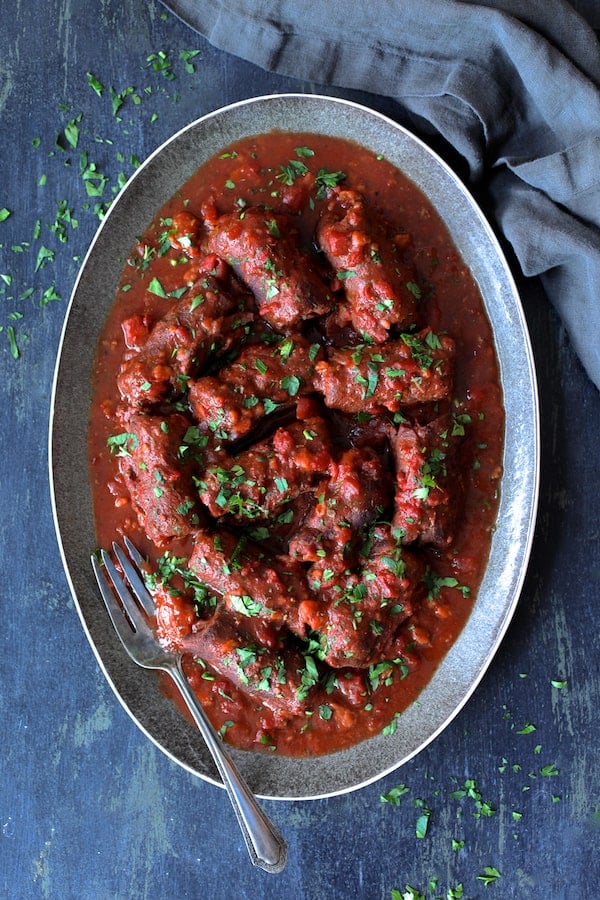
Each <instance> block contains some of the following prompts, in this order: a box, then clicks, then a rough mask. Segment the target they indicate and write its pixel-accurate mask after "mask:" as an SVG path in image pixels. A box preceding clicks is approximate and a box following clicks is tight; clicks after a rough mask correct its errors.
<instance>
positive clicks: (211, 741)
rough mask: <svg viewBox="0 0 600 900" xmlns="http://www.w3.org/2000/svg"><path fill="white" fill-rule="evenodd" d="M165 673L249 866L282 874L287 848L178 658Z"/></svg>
mask: <svg viewBox="0 0 600 900" xmlns="http://www.w3.org/2000/svg"><path fill="white" fill-rule="evenodd" d="M169 673H170V674H171V676H172V678H173V680H174V681H175V683H176V685H177V687H178V688H179V690H180V691H181V695H182V696H183V699H184V700H185V702H186V704H187V707H188V709H189V711H190V713H191V714H192V716H193V718H194V721H195V723H196V725H197V726H198V729H199V730H200V733H201V734H202V737H203V738H204V740H205V742H206V746H207V747H208V749H209V750H210V752H211V754H212V757H213V759H214V761H215V765H216V767H217V769H218V770H219V774H220V775H221V778H222V779H223V784H224V786H225V789H226V790H227V793H228V795H229V799H230V800H231V804H232V806H233V809H234V811H235V814H236V817H237V820H238V823H239V826H240V828H241V831H242V835H243V837H244V841H245V843H246V847H247V848H248V853H249V854H250V859H251V860H252V863H253V865H255V866H259V867H260V868H261V869H264V870H265V871H266V872H271V873H273V874H276V873H278V872H282V871H283V870H284V868H285V865H286V862H287V844H286V842H285V840H284V838H283V837H282V836H281V834H280V833H279V831H278V830H277V828H276V827H275V825H274V824H273V822H271V820H270V819H269V817H268V816H267V815H266V814H265V813H264V812H263V810H262V809H261V807H260V806H259V804H258V802H257V800H256V797H255V796H254V794H253V793H252V791H251V790H250V788H249V787H248V785H247V784H246V782H245V780H244V779H243V778H242V776H241V774H240V772H239V771H238V769H237V768H236V766H235V765H234V763H233V762H232V760H231V759H230V757H229V754H228V753H227V751H226V749H225V747H224V746H223V742H222V741H221V739H220V738H219V736H218V735H217V732H216V731H215V729H214V728H213V726H212V724H211V722H210V721H209V719H208V716H207V715H206V712H205V710H204V709H203V707H202V705H201V703H200V701H199V700H198V699H197V697H196V695H195V694H194V692H193V691H192V689H191V687H190V684H189V682H188V680H187V678H186V676H185V674H184V671H183V666H182V662H181V657H178V658H177V662H176V664H175V665H174V666H173V667H172V668H169Z"/></svg>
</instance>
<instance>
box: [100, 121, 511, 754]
mask: <svg viewBox="0 0 600 900" xmlns="http://www.w3.org/2000/svg"><path fill="white" fill-rule="evenodd" d="M128 251H129V248H124V253H127V252H128ZM503 426H504V413H503V407H502V395H501V389H500V384H499V376H498V367H497V362H496V356H495V351H494V344H493V336H492V334H491V329H490V326H489V322H488V320H487V317H486V314H485V309H484V305H483V302H482V299H481V296H480V294H479V292H478V289H477V286H476V284H475V283H474V280H473V278H472V276H471V274H470V272H469V271H468V269H467V268H466V266H465V265H464V263H463V261H462V260H461V258H460V256H459V255H458V253H457V251H456V249H455V247H454V245H453V243H452V241H451V240H450V238H449V236H448V233H447V231H446V228H445V226H444V224H443V222H442V221H441V220H440V218H439V216H438V214H437V213H436V211H435V210H434V209H433V207H432V206H431V204H430V203H429V201H428V200H427V199H426V198H425V197H424V196H423V194H422V193H421V192H420V191H419V190H418V189H417V188H416V187H415V185H414V184H412V183H411V182H410V181H409V180H408V179H406V178H405V177H404V176H403V175H402V173H401V172H399V171H398V170H397V169H396V168H394V167H393V166H392V165H391V164H389V163H388V162H386V160H385V159H383V158H382V157H381V156H379V155H378V154H376V153H375V152H373V151H371V150H367V149H364V148H362V147H359V146H357V145H355V144H353V143H351V142H349V141H344V140H341V139H338V138H329V137H326V136H323V135H315V134H288V133H279V132H274V133H271V134H265V135H257V136H254V137H250V138H246V139H244V140H242V141H240V142H238V143H236V144H235V145H232V146H229V147H226V148H224V149H223V152H222V153H220V154H219V155H218V156H216V157H214V158H213V159H211V160H209V161H208V162H207V163H205V164H204V165H203V166H202V167H201V168H200V169H199V170H198V171H197V172H196V173H195V174H194V175H193V176H192V178H191V179H190V180H189V181H188V182H187V183H186V184H185V185H184V186H183V187H182V188H181V190H180V191H178V193H177V195H176V196H174V197H173V198H171V200H169V202H168V203H166V204H165V205H164V207H163V208H161V209H160V210H158V212H157V214H156V217H155V219H154V220H153V222H151V223H150V225H149V226H148V228H147V229H146V231H145V232H144V234H143V235H142V236H141V237H140V239H139V241H138V243H137V244H136V246H135V247H134V248H133V249H132V250H131V251H130V252H129V257H128V258H127V264H126V265H125V267H124V269H123V274H122V278H121V283H120V285H119V290H118V293H117V297H116V298H115V302H114V304H113V307H112V309H111V312H110V314H109V317H108V319H107V322H106V325H105V328H104V331H103V333H102V336H101V340H100V344H99V348H98V358H97V365H96V369H95V376H94V401H93V406H92V416H91V426H90V460H91V473H92V486H93V495H94V509H95V518H96V531H97V538H98V543H99V545H102V546H109V545H110V543H111V542H112V541H113V540H115V539H116V540H119V539H120V537H122V536H123V535H128V536H129V537H130V538H131V539H132V540H133V542H134V543H135V544H137V545H138V546H139V548H140V549H141V550H142V551H143V553H144V554H145V555H146V556H147V558H148V572H149V574H148V585H149V588H150V590H151V592H152V593H153V596H154V598H155V602H156V607H157V616H156V629H157V633H158V635H159V637H160V639H161V641H162V642H163V643H164V644H165V646H168V647H171V648H174V649H177V650H179V651H181V652H182V653H183V654H184V667H185V671H186V674H187V676H188V679H189V681H190V683H191V685H192V687H193V689H194V691H195V692H196V693H197V694H198V697H199V698H200V700H201V702H202V703H203V704H204V706H205V708H206V710H207V712H208V715H209V717H210V718H211V720H212V722H213V724H214V725H215V727H216V728H217V730H219V731H220V733H221V734H222V735H223V736H224V738H225V740H227V741H229V742H231V743H232V744H234V745H236V746H238V747H240V748H243V749H251V750H258V751H261V750H262V751H268V752H271V753H273V752H276V753H280V754H284V755H302V756H315V755H320V754H324V753H328V752H332V751H334V750H338V749H342V748H345V747H348V746H351V745H353V744H355V743H357V742H359V741H362V740H365V739H367V738H369V737H370V736H372V735H375V734H379V733H381V732H382V731H386V732H391V731H393V729H394V728H395V723H396V721H397V717H398V715H399V714H400V713H401V712H402V710H404V709H405V708H406V707H407V705H408V704H410V703H411V702H412V701H413V700H414V699H415V698H416V697H417V696H418V694H419V693H420V691H421V690H422V688H423V687H424V685H426V684H427V682H428V681H429V680H430V678H431V677H432V674H433V672H434V671H435V669H436V667H437V666H438V665H439V663H440V660H441V659H442V658H443V656H444V654H445V653H446V652H447V650H448V648H449V647H450V646H451V645H452V643H453V641H454V640H455V639H456V637H457V635H458V634H459V632H460V630H461V628H462V627H463V625H464V623H465V621H466V619H467V617H468V615H469V612H470V610H471V608H472V605H473V602H474V600H475V597H476V594H477V590H478V587H479V584H480V581H481V578H482V575H483V572H484V570H485V566H486V561H487V556H488V552H489V547H490V541H491V534H492V531H493V528H494V521H495V516H496V511H497V501H498V491H499V485H500V478H501V474H502V472H501V460H502V449H503ZM174 700H175V698H174Z"/></svg>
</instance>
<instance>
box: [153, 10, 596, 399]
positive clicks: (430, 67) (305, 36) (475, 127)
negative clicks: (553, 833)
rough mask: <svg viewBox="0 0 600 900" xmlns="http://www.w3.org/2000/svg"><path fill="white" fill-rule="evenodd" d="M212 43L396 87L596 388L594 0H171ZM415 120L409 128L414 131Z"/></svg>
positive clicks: (256, 58) (347, 83)
mask: <svg viewBox="0 0 600 900" xmlns="http://www.w3.org/2000/svg"><path fill="white" fill-rule="evenodd" d="M574 2H576V0H574ZM165 5H166V6H168V7H169V8H170V9H171V10H172V11H173V12H175V13H176V14H177V15H179V16H180V17H181V18H182V19H183V20H184V21H186V22H188V24H190V25H192V26H193V27H194V28H195V29H196V30H197V31H199V32H200V33H201V34H203V35H204V36H205V37H206V38H207V39H208V41H209V42H210V43H212V44H213V45H214V46H216V47H218V48H220V49H222V50H224V51H227V52H229V53H232V54H234V55H236V56H240V57H242V58H243V59H246V60H249V61H251V62H253V63H256V64H257V65H259V66H261V67H262V68H264V69H267V70H269V71H273V72H277V73H278V74H281V75H287V76H293V77H297V78H301V79H302V80H304V81H312V82H315V83H317V84H321V85H331V86H333V85H335V86H338V87H343V88H351V89H354V90H360V91H366V92H369V93H373V94H379V95H383V96H386V97H390V98H393V99H394V100H396V101H397V102H398V103H399V104H400V105H401V106H402V107H403V108H405V109H406V110H408V111H409V113H410V114H411V115H412V117H413V121H414V122H416V123H417V129H418V130H420V131H421V134H422V136H423V137H424V138H425V139H426V140H427V135H428V134H434V135H436V136H437V137H441V138H442V139H443V140H444V141H446V142H447V143H448V144H449V145H450V146H451V147H452V148H453V149H454V151H456V152H457V153H458V154H460V156H461V157H462V158H463V159H464V161H465V162H466V164H467V168H468V174H467V181H468V182H469V183H470V184H471V187H472V188H473V189H475V190H476V191H477V192H478V193H480V194H481V193H482V191H483V192H485V193H486V194H487V195H488V196H489V198H491V207H490V212H491V215H492V218H493V220H495V223H496V225H497V227H498V229H499V230H500V232H501V233H502V234H503V235H504V237H505V238H506V239H507V240H508V241H509V242H510V244H511V245H512V248H513V250H514V253H515V255H516V258H517V260H518V263H519V265H520V267H521V270H522V272H523V274H524V275H526V276H538V275H539V276H540V277H541V280H542V283H543V285H544V289H545V292H546V294H547V296H548V297H549V298H550V300H551V301H552V303H553V304H554V306H555V307H556V309H557V310H558V312H559V314H560V316H561V317H562V319H563V322H564V323H565V326H566V328H567V330H568V332H569V334H570V337H571V340H572V343H573V345H574V347H575V350H576V352H577V353H578V354H579V357H580V359H581V361H582V362H583V364H584V366H585V368H586V370H587V372H588V374H589V375H590V377H591V378H592V380H593V381H594V382H595V384H596V385H597V386H598V387H600V44H599V42H598V40H597V37H596V35H595V33H594V31H593V30H592V26H595V27H598V26H600V9H599V7H600V4H599V3H598V2H597V0H580V2H579V3H578V4H577V6H578V8H579V9H580V10H582V11H583V12H584V14H586V15H587V16H588V21H587V22H586V20H585V19H584V18H583V16H582V15H581V14H579V13H577V12H576V11H575V9H574V6H573V5H572V4H570V3H568V2H566V0H527V3H523V0H487V2H481V3H475V2H473V0H463V2H459V0H368V2H367V0H328V2H319V0H316V2H315V0H223V2H221V0H172V2H166V4H165ZM417 129H414V130H417Z"/></svg>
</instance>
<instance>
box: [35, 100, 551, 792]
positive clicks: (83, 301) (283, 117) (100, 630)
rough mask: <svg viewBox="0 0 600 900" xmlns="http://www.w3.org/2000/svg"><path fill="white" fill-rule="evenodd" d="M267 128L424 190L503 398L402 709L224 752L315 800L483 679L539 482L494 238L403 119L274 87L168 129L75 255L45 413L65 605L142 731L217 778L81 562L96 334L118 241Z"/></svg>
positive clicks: (269, 787) (378, 759)
mask: <svg viewBox="0 0 600 900" xmlns="http://www.w3.org/2000/svg"><path fill="white" fill-rule="evenodd" d="M272 129H280V130H284V131H293V132H312V133H322V134H327V135H333V136H338V137H342V138H346V139H350V140H354V141H356V142H357V143H360V144H362V145H364V146H366V147H369V148H371V149H373V150H375V151H376V152H377V153H383V154H384V155H385V156H386V157H387V159H388V160H389V161H390V162H392V163H393V164H395V165H396V166H397V168H399V169H400V170H401V171H402V172H403V173H404V174H405V175H406V176H408V178H410V179H411V180H412V181H413V182H414V183H415V184H416V185H417V186H418V187H419V188H420V189H421V190H422V191H423V193H424V194H425V195H426V196H427V197H428V198H429V200H430V201H431V202H432V203H433V205H434V207H435V208H436V209H437V211H438V213H439V214H440V216H441V218H442V219H443V220H444V222H445V223H446V226H447V228H448V230H449V232H450V235H451V237H452V239H453V241H454V243H455V245H456V247H457V249H458V250H459V252H460V254H461V255H462V257H463V259H464V261H465V263H466V264H467V265H468V266H469V268H470V269H471V272H472V273H473V275H474V277H475V279H476V281H477V283H478V285H479V289H480V291H481V293H482V296H483V300H484V303H485V307H486V310H487V314H488V317H489V319H490V322H491V325H492V329H493V334H494V340H495V345H496V352H497V355H498V359H499V364H500V374H501V381H502V388H503V392H504V406H505V412H506V433H505V446H504V459H503V466H504V474H503V478H502V485H501V500H500V506H499V511H498V518H497V528H496V531H495V533H494V536H493V540H492V545H491V551H490V556H489V562H488V565H487V569H486V573H485V576H484V579H483V582H482V585H481V588H480V590H479V594H478V596H477V599H476V602H475V605H474V607H473V611H472V613H471V616H470V618H469V620H468V621H467V623H466V625H465V627H464V629H463V631H462V633H461V634H460V636H459V637H458V639H457V641H456V643H455V644H454V645H453V647H452V648H451V649H450V651H449V653H448V654H447V656H446V657H445V659H444V660H443V662H442V664H441V665H440V667H439V668H438V670H437V672H436V674H435V675H434V677H433V679H432V681H431V682H430V683H429V684H428V686H427V687H426V688H425V689H424V690H423V692H422V693H421V695H420V696H419V698H418V700H417V701H416V702H415V703H413V704H412V706H410V707H409V708H408V709H407V710H406V711H405V712H404V713H403V715H402V716H401V717H400V719H399V722H398V727H397V729H396V732H395V734H393V735H391V736H384V735H380V736H378V737H375V738H372V739H371V740H369V741H366V742H364V743H361V744H359V745H357V746H356V747H354V748H352V749H350V750H346V751H342V752H338V753H334V754H331V755H328V756H323V757H320V758H316V759H290V758H286V757H277V756H272V755H266V754H260V753H249V752H242V751H233V756H234V757H235V760H236V762H237V764H238V765H239V767H240V769H241V771H242V773H243V774H244V775H245V777H246V778H247V780H248V782H249V783H250V785H251V787H252V788H253V790H254V791H255V793H257V794H258V795H259V796H261V797H265V798H275V799H316V798H321V797H326V796H331V795H335V794H342V793H345V792H347V791H351V790H354V789H356V788H359V787H362V786H364V785H366V784H369V783H371V782H373V781H375V780H376V779H378V778H380V777H382V776H383V775H385V774H387V773H389V772H391V771H393V770H394V769H396V768H397V767H398V766H400V765H402V764H403V763H404V762H406V761H407V760H408V759H410V758H411V757H413V756H414V755H415V754H416V753H418V752H419V751H420V750H421V749H422V748H423V747H425V746H426V745H427V744H429V743H430V742H431V741H432V740H434V739H435V737H436V736H437V735H438V734H439V733H440V732H441V731H442V730H443V729H444V727H445V726H446V725H448V723H449V722H450V721H451V720H452V719H453V718H454V716H456V714H457V713H458V711H459V710H460V709H461V708H462V707H463V706H464V704H465V703H466V702H467V700H468V699H469V697H470V696H471V694H472V693H473V691H474V690H475V688H476V686H477V684H478V683H479V681H480V680H481V678H482V677H483V675H484V673H485V671H486V669H487V668H488V666H489V664H490V662H491V660H492V658H493V656H494V653H495V651H496V650H497V648H498V646H499V644H500V641H501V640H502V637H503V636H504V633H505V631H506V629H507V627H508V624H509V622H510V620H511V617H512V615H513V612H514V609H515V606H516V604H517V601H518V597H519V593H520V590H521V587H522V583H523V579H524V575H525V570H526V566H527V562H528V557H529V552H530V545H531V541H532V536H533V528H534V522H535V513H536V506H537V494H538V478H539V473H538V469H539V425H538V403H537V392H536V383H535V374H534V367H533V360H532V353H531V347H530V343H529V338H528V334H527V329H526V324H525V319H524V316H523V311H522V308H521V303H520V300H519V297H518V294H517V291H516V289H515V285H514V283H513V280H512V277H511V274H510V271H509V268H508V266H507V263H506V261H505V259H504V257H503V255H502V252H501V250H500V247H499V245H498V242H497V241H496V238H495V237H494V234H493V232H492V230H491V228H490V227H489V225H488V223H487V221H486V220H485V218H484V217H483V215H482V213H481V212H480V210H479V208H478V207H477V205H476V204H475V203H474V201H473V199H472V198H471V196H470V195H469V193H468V192H467V191H466V189H465V188H464V187H463V185H462V184H461V183H460V181H459V180H458V179H457V178H456V176H455V175H454V174H453V172H452V171H451V170H450V169H449V168H448V167H447V166H446V165H445V163H444V162H442V161H441V160H440V159H439V157H437V156H436V155H435V154H434V153H433V152H432V151H431V150H430V149H429V148H428V147H427V146H426V145H425V144H423V143H422V142H421V141H420V140H419V139H417V138H416V137H414V136H413V135H412V134H410V133H409V132H408V131H407V130H405V129H404V128H402V127H400V126H399V125H397V124H395V123H394V122H392V121H391V120H390V119H387V118H386V117H384V116H382V115H380V114H378V113H376V112H373V111H372V110H369V109H367V108H365V107H363V106H359V105H357V104H355V103H352V102H348V101H344V100H338V99H333V98H329V97H321V96H311V95H296V94H283V95H276V96H268V97H259V98H256V99H253V100H248V101H244V102H241V103H236V104H233V105H232V106H228V107H226V108H224V109H221V110H218V111H216V112H214V113H211V114H209V115H207V116H204V117H203V118H201V119H199V120H198V121H196V122H193V123H192V124H190V125H189V126H187V127H186V128H184V129H183V130H182V131H180V132H178V133H177V134H176V135H174V136H173V137H172V138H171V139H170V140H169V141H167V142H166V143H165V144H164V145H163V146H162V147H160V148H159V149H158V150H156V151H155V152H154V153H153V154H152V155H151V156H150V157H149V158H148V159H147V160H146V162H145V163H144V164H143V165H142V166H141V167H140V168H139V169H138V170H137V172H136V173H135V175H134V176H133V177H132V178H131V180H130V181H129V183H128V184H127V185H126V186H125V188H124V189H123V190H122V191H121V193H120V194H119V195H118V197H117V199H116V200H115V201H114V203H113V205H112V207H111V209H110V211H109V213H108V215H107V216H106V218H105V219H104V221H103V222H102V224H101V226H100V228H99V230H98V232H97V234H96V237H95V238H94V240H93V242H92V245H91V247H90V249H89V251H88V253H87V256H86V258H85V260H84V263H83V266H82V268H81V271H80V274H79V277H78V280H77V282H76V285H75V288H74V291H73V295H72V298H71V302H70V306H69V311H68V315H67V318H66V322H65V326H64V331H63V335H62V340H61V346H60V352H59V356H58V362H57V367H56V375H55V383H54V390H53V398H52V416H51V425H50V479H51V487H52V497H53V507H54V515H55V522H56V528H57V533H58V537H59V543H60V547H61V552H62V556H63V561H64V566H65V570H66V573H67V578H68V580H69V584H70V588H71V591H72V593H73V597H74V601H75V605H76V607H77V610H78V612H79V615H80V617H81V621H82V624H83V627H84V629H85V632H86V634H87V636H88V638H89V640H90V643H91V645H92V647H93V650H94V653H95V654H96V657H97V659H98V662H99V664H100V666H101V668H102V670H103V672H104V674H105V675H106V678H107V679H108V681H109V683H110V684H111V686H112V688H113V689H114V691H115V693H116V694H117V696H118V697H119V699H120V701H121V702H122V704H123V705H124V707H125V708H126V710H127V711H128V713H129V714H130V715H131V717H132V718H133V719H134V721H135V722H136V723H137V725H138V726H139V727H140V728H141V729H142V730H143V732H144V733H145V734H146V735H147V736H148V737H149V738H150V739H151V740H152V741H154V743H155V744H156V745H157V746H158V747H160V748H161V750H163V751H164V752H165V753H166V754H167V755H168V756H169V757H171V758H172V759H173V760H175V761H176V762H177V763H179V764H180V765H181V766H183V767H184V768H185V769H187V770H189V771H190V772H193V773H195V774H197V775H199V776H200V777H201V778H203V779H205V780H207V781H210V782H213V783H215V784H219V780H218V776H217V775H216V770H215V769H214V767H213V764H212V762H211V760H210V757H209V754H208V752H207V751H206V749H205V747H204V744H203V742H202V739H201V737H200V735H199V734H198V733H197V731H196V730H195V728H194V727H193V726H192V725H191V724H189V723H188V722H187V720H185V719H184V718H183V717H182V716H181V714H180V713H179V712H178V710H177V709H176V707H175V705H174V704H173V702H172V701H171V700H169V699H168V698H167V697H166V696H165V695H164V694H163V693H162V691H161V688H160V685H159V682H158V680H157V678H156V677H155V675H154V674H153V673H150V672H146V671H143V670H141V669H138V668H137V667H136V666H135V665H133V664H132V663H131V662H130V660H129V658H128V657H127V656H126V654H125V652H124V651H123V649H122V647H121V645H120V643H119V641H118V639H117V637H116V635H115V633H114V631H113V629H112V626H111V624H110V621H109V619H108V617H107V615H106V611H105V609H104V605H103V603H102V601H101V599H100V596H99V594H98V589H97V586H96V583H95V580H94V576H93V573H92V569H91V567H90V553H91V552H92V551H93V550H94V548H95V547H96V537H95V532H94V522H93V514H92V496H91V488H90V484H89V480H88V471H89V469H88V457H87V446H88V444H87V433H88V426H89V410H90V396H91V373H92V367H93V363H94V356H95V351H96V345H97V340H98V336H99V333H100V330H101V328H102V325H103V323H104V320H105V318H106V315H107V313H108V310H109V307H110V305H111V303H112V301H113V297H114V295H115V292H116V288H117V284H118V281H119V277H120V275H121V271H122V266H123V257H124V253H126V252H127V251H128V250H129V248H130V247H132V246H133V245H134V244H135V241H136V238H137V236H138V235H139V234H141V233H142V232H143V231H144V229H145V228H146V226H147V224H148V223H149V222H150V221H151V219H152V218H153V216H154V214H155V213H156V211H157V210H158V209H159V208H160V207H161V206H162V205H163V203H164V202H166V201H167V200H168V199H169V198H170V197H171V196H172V195H173V194H174V193H175V192H176V191H177V190H178V189H179V188H180V187H181V185H182V184H183V183H184V182H185V181H186V180H187V179H188V178H189V177H190V176H191V175H192V174H193V173H194V172H195V171H196V169H197V168H198V167H199V166H200V165H202V163H204V162H205V161H206V160H208V159H209V158H210V157H212V156H213V155H214V154H215V153H217V152H219V151H220V150H221V149H222V148H223V147H224V146H226V145H228V144H230V143H231V142H233V141H236V140H239V139H240V138H243V137H245V136H247V135H252V134H258V133H263V132H268V131H271V130H272Z"/></svg>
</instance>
